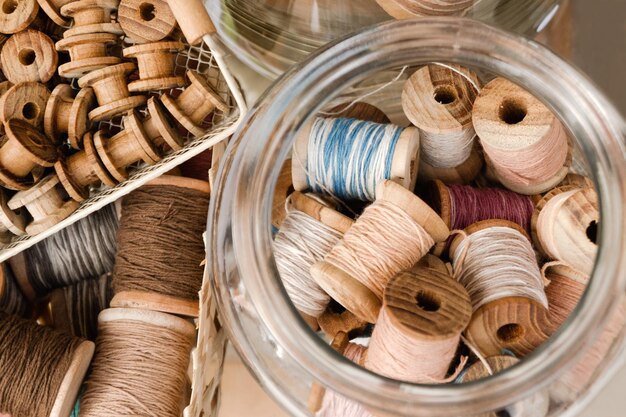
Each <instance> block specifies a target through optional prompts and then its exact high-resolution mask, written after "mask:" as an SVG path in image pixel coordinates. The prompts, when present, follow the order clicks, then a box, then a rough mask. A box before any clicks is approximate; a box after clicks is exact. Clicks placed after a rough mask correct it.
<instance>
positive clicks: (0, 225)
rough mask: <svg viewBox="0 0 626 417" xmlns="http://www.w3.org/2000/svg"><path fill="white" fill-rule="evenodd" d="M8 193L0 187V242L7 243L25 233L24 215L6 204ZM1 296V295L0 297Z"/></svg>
mask: <svg viewBox="0 0 626 417" xmlns="http://www.w3.org/2000/svg"><path fill="white" fill-rule="evenodd" d="M8 202H9V193H8V191H7V190H5V189H3V188H0V242H3V243H8V242H10V241H11V239H12V238H13V237H14V236H21V235H23V234H24V233H26V217H25V216H24V213H22V212H21V211H19V210H18V211H13V210H11V209H10V208H9V206H8ZM0 298H1V297H0Z"/></svg>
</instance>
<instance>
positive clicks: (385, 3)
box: [376, 0, 476, 19]
mask: <svg viewBox="0 0 626 417" xmlns="http://www.w3.org/2000/svg"><path fill="white" fill-rule="evenodd" d="M475 1H476V0H460V1H453V2H448V1H441V0H376V2H377V3H378V4H379V5H380V7H382V8H383V9H384V10H385V11H386V12H387V13H388V14H389V15H390V16H392V17H395V18H396V19H413V18H415V17H420V16H454V15H460V14H461V13H463V12H464V11H465V10H467V9H468V8H470V7H472V5H473V4H474V2H475Z"/></svg>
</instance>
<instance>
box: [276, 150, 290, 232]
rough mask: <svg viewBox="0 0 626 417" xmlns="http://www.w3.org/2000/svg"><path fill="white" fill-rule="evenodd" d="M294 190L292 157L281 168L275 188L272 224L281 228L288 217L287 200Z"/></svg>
mask: <svg viewBox="0 0 626 417" xmlns="http://www.w3.org/2000/svg"><path fill="white" fill-rule="evenodd" d="M292 192H293V184H292V183H291V159H288V160H286V161H285V163H284V164H283V167H282V168H281V169H280V174H278V181H277V182H276V188H275V189H274V197H273V198H272V226H274V227H275V228H277V229H280V225H281V224H282V223H283V221H284V220H285V217H287V209H286V208H285V202H286V201H287V197H288V196H289V194H291V193H292Z"/></svg>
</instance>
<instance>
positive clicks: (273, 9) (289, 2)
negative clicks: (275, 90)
mask: <svg viewBox="0 0 626 417" xmlns="http://www.w3.org/2000/svg"><path fill="white" fill-rule="evenodd" d="M207 3H208V8H209V13H210V14H211V18H212V19H213V21H214V22H219V23H218V26H217V30H218V33H219V35H220V37H221V39H222V40H223V41H224V42H225V43H226V44H227V45H228V47H229V48H230V49H231V50H233V51H234V52H235V54H236V55H237V57H238V58H239V59H241V60H242V61H244V62H245V63H246V64H247V65H248V66H250V67H251V68H253V69H254V70H255V71H256V72H258V73H261V74H263V75H265V76H266V77H268V78H272V79H273V78H276V77H277V76H278V75H280V74H282V73H284V72H285V71H286V70H287V69H288V68H289V67H290V66H291V65H293V64H296V63H298V62H301V61H302V60H304V59H305V58H306V57H307V56H308V55H309V54H310V53H312V52H313V51H315V50H316V49H318V48H319V47H321V46H323V45H325V44H326V43H328V42H331V41H333V40H335V39H338V38H340V37H342V36H344V35H347V34H348V33H351V32H354V31H356V30H359V29H362V28H364V27H367V26H371V25H373V24H376V23H380V22H384V21H387V20H390V19H392V18H391V16H389V15H388V14H387V13H386V12H385V11H384V10H383V8H382V7H380V6H379V4H378V3H377V1H376V0H356V1H355V0H340V1H337V0H208V2H207ZM558 4H559V0H476V1H475V2H474V5H473V6H472V7H471V8H469V9H466V10H465V11H464V12H463V15H464V16H467V17H471V18H474V19H477V20H481V21H484V22H488V23H490V24H493V25H495V26H498V27H502V28H504V29H507V30H510V31H514V32H517V33H523V34H526V35H533V34H534V33H536V32H537V31H538V30H540V29H541V28H543V27H545V25H546V24H547V22H548V21H549V19H550V18H551V17H552V16H553V15H554V14H555V13H556V10H557V6H558Z"/></svg>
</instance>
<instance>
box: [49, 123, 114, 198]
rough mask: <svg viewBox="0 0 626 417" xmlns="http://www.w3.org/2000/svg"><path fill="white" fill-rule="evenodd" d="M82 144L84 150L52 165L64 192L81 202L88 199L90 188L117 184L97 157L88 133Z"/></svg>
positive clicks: (91, 138)
mask: <svg viewBox="0 0 626 417" xmlns="http://www.w3.org/2000/svg"><path fill="white" fill-rule="evenodd" d="M83 144H84V147H85V150H82V151H78V152H76V153H75V154H73V155H70V156H67V157H63V158H61V159H60V160H59V161H57V163H56V164H54V169H55V171H56V173H57V176H58V177H59V179H60V180H61V184H62V185H63V187H64V188H65V191H67V193H68V194H69V196H70V197H71V198H73V199H74V200H76V201H81V202H82V201H84V200H86V199H87V198H88V197H89V188H90V187H92V186H97V185H99V184H100V183H102V184H104V185H106V186H109V187H113V186H115V185H116V184H117V181H116V180H115V178H113V177H112V176H111V174H110V173H109V171H108V170H107V168H106V166H105V165H104V163H103V162H102V160H101V159H100V157H99V156H98V151H97V150H96V147H95V145H94V142H93V137H92V135H91V133H90V132H87V133H85V137H84V139H83Z"/></svg>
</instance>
